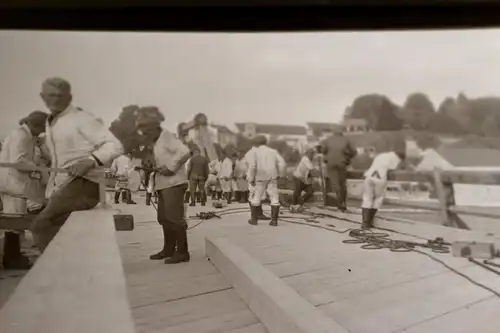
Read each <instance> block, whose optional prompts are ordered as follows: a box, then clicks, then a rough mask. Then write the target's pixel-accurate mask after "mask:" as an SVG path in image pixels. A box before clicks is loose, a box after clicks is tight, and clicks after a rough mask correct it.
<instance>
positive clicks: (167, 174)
mask: <svg viewBox="0 0 500 333" xmlns="http://www.w3.org/2000/svg"><path fill="white" fill-rule="evenodd" d="M158 173H159V174H160V175H162V176H165V177H171V176H173V175H175V172H173V171H172V170H170V169H169V168H161V169H160V170H158Z"/></svg>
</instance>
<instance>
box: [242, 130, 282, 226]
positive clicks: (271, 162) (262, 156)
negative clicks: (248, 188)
mask: <svg viewBox="0 0 500 333" xmlns="http://www.w3.org/2000/svg"><path fill="white" fill-rule="evenodd" d="M255 145H256V147H255V148H254V151H253V153H251V154H250V155H249V163H248V164H249V167H248V175H249V176H248V181H249V183H251V184H252V186H254V187H255V189H254V192H253V195H252V196H251V197H250V204H251V206H250V209H251V218H250V221H249V223H250V224H252V225H256V224H257V221H258V218H259V214H258V207H259V206H260V205H261V200H262V196H263V194H264V193H265V192H267V193H268V194H269V197H270V200H271V222H270V223H269V225H271V226H277V225H278V215H279V209H280V200H279V193H278V179H279V178H280V177H284V175H285V171H286V170H285V169H286V163H285V160H284V159H283V157H281V155H280V154H279V153H278V152H277V151H276V150H275V149H272V148H270V147H268V146H267V138H266V137H265V136H260V135H258V136H256V137H255Z"/></svg>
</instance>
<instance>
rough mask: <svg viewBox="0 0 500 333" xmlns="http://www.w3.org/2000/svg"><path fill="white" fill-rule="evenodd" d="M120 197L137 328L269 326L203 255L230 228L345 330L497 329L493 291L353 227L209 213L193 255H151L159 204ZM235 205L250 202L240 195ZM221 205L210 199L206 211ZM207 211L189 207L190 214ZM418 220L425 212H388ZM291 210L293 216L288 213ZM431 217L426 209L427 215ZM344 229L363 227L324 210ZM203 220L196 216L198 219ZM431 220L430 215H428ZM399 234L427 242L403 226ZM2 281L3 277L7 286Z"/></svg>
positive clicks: (256, 330) (461, 262)
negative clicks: (368, 239)
mask: <svg viewBox="0 0 500 333" xmlns="http://www.w3.org/2000/svg"><path fill="white" fill-rule="evenodd" d="M143 200H144V199H143V198H137V200H136V201H137V202H139V204H138V205H133V206H130V205H115V206H114V207H115V208H118V209H120V210H121V211H122V213H125V214H127V213H133V214H134V218H135V222H136V228H135V230H134V231H131V232H120V233H116V237H117V239H118V241H119V245H120V251H121V255H122V259H123V264H124V270H125V274H126V281H127V289H128V297H129V301H130V304H131V307H132V314H133V317H134V321H135V324H136V328H137V332H138V333H139V332H144V333H146V332H148V333H149V332H158V333H159V332H169V333H170V332H202V333H203V332H206V333H208V332H210V333H218V332H220V333H262V332H266V329H265V328H264V326H263V325H262V324H261V323H260V322H259V320H258V319H257V318H256V317H255V315H254V314H253V313H252V312H251V311H250V310H249V308H248V307H247V306H246V304H245V303H244V302H243V300H241V298H240V297H239V296H238V294H237V293H236V291H235V290H234V289H233V288H232V287H231V286H230V285H229V283H228V282H227V281H226V279H225V278H224V276H222V275H221V274H220V273H219V272H218V270H217V269H216V268H215V267H214V266H213V265H212V263H210V262H209V261H207V260H206V258H205V248H204V247H205V237H206V236H207V235H214V236H217V237H228V238H229V239H231V241H232V242H234V243H235V244H237V245H238V246H240V247H241V248H242V249H243V250H244V251H246V252H247V253H248V254H250V255H251V256H252V257H253V258H254V259H256V260H257V261H258V262H260V263H262V264H263V265H264V266H265V267H266V268H268V269H269V270H270V271H271V272H272V273H274V274H276V275H277V276H278V277H280V278H281V279H282V280H283V281H284V282H285V283H287V284H288V285H290V286H291V287H292V288H293V289H295V290H296V291H297V292H298V293H299V295H301V296H302V297H304V299H306V300H307V301H309V302H310V303H311V304H313V305H314V306H316V307H317V308H318V309H320V310H321V311H323V312H324V313H326V314H327V315H329V316H331V317H332V318H333V319H334V320H335V321H336V322H338V323H339V324H341V325H342V326H344V327H345V328H346V329H347V330H349V331H351V332H355V333H358V332H359V333H364V332H374V333H377V332H387V333H389V332H403V331H404V332H411V333H420V332H426V333H427V332H438V331H439V332H443V333H457V332H466V331H467V332H470V331H474V332H478V333H482V332H485V333H486V332H497V331H498V328H497V327H496V326H497V325H495V324H496V323H497V320H496V319H494V317H495V318H496V317H497V315H498V314H500V300H499V299H498V297H496V296H494V295H493V294H492V293H490V292H489V291H486V290H484V289H482V288H480V287H477V286H475V285H473V284H472V283H470V282H469V281H467V280H466V279H465V278H463V277H461V276H458V275H456V274H455V273H452V272H450V271H449V270H448V269H447V268H445V267H443V266H442V265H440V264H439V263H437V262H434V261H432V260H431V259H429V258H427V257H425V256H423V255H419V254H417V253H394V252H390V251H388V250H385V249H384V250H363V249H361V248H360V246H359V244H344V243H342V240H344V239H348V238H349V237H348V235H347V234H346V233H344V234H339V233H335V232H331V231H326V230H323V229H319V228H311V227H307V226H301V225H295V224H286V223H284V222H280V225H279V227H277V228H272V227H270V226H268V225H267V223H265V222H261V223H260V224H259V225H258V226H256V227H253V226H250V225H248V224H247V222H246V220H247V219H248V213H246V212H244V213H240V214H234V215H227V216H224V217H223V218H222V219H220V220H218V219H212V220H207V221H204V222H203V223H202V224H200V225H199V226H197V227H195V228H194V229H191V230H189V231H188V237H189V245H190V252H191V255H192V260H191V262H190V263H185V264H179V265H164V264H163V262H161V261H160V262H155V261H150V260H149V255H150V254H152V253H155V252H156V251H158V250H159V249H160V247H161V244H162V232H161V229H160V227H159V225H158V224H157V222H156V212H155V210H154V208H153V207H152V206H151V207H147V206H144V205H143ZM230 207H231V208H233V207H246V205H241V204H233V205H231V206H230ZM212 210H214V209H213V208H212V207H211V206H210V205H207V207H204V208H203V211H212ZM198 211H201V207H196V208H190V209H189V210H188V215H194V214H195V213H196V212H198ZM383 214H384V215H385V214H387V216H389V217H390V216H397V215H398V214H401V215H400V216H401V217H405V218H407V219H414V218H413V216H425V215H426V214H422V213H412V215H411V216H410V217H408V215H407V213H394V212H390V211H388V212H386V213H383ZM287 215H289V214H288V213H287ZM425 218H426V217H424V219H425ZM318 220H319V221H320V223H321V224H332V225H334V226H335V227H336V228H337V229H338V230H339V231H345V230H347V229H348V228H352V227H353V226H354V227H357V225H353V224H351V223H348V222H343V221H339V220H331V219H318ZM196 223H197V221H190V222H189V224H190V226H193V225H195V224H196ZM431 223H432V222H431ZM392 236H394V237H395V238H398V239H409V240H414V241H421V240H420V239H417V238H413V237H410V236H403V235H392ZM433 255H435V256H436V257H438V258H439V259H441V260H443V261H445V262H446V263H447V264H448V265H449V266H451V267H453V268H454V269H457V270H459V271H460V272H462V273H463V274H466V275H468V276H470V277H471V278H474V279H476V280H478V281H479V282H481V283H483V284H484V285H487V286H489V287H490V288H493V289H495V290H497V291H499V292H500V277H499V276H498V275H495V274H493V273H491V272H488V271H486V270H484V269H483V268H480V267H476V266H474V264H472V263H469V262H468V261H466V260H465V259H462V258H453V257H451V255H449V254H433ZM3 285H4V283H3V282H2V281H0V287H2V288H3Z"/></svg>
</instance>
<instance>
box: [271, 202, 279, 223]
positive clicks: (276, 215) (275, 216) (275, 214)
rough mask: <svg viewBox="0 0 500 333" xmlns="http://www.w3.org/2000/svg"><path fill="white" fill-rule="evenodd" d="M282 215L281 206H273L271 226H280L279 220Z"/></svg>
mask: <svg viewBox="0 0 500 333" xmlns="http://www.w3.org/2000/svg"><path fill="white" fill-rule="evenodd" d="M279 215H280V206H271V222H269V225H270V226H272V227H277V226H278V218H279Z"/></svg>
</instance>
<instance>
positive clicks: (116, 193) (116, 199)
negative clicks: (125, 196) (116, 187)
mask: <svg viewBox="0 0 500 333" xmlns="http://www.w3.org/2000/svg"><path fill="white" fill-rule="evenodd" d="M119 203H120V191H116V192H115V204H119Z"/></svg>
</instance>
